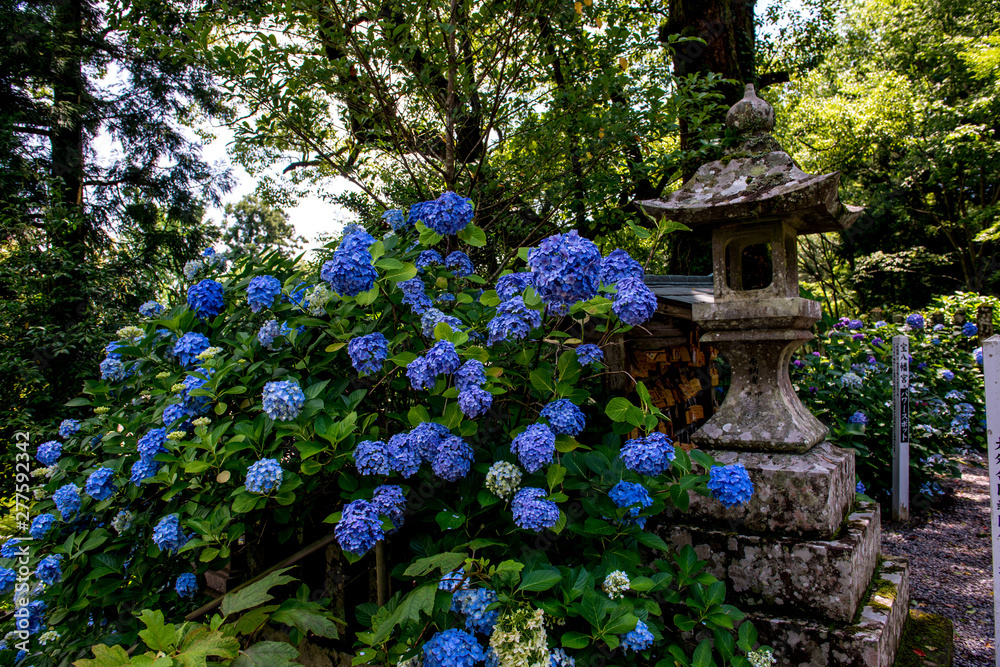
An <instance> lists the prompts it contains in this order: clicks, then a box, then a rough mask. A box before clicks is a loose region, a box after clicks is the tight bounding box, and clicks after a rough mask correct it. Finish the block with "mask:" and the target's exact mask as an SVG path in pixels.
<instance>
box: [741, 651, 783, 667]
mask: <svg viewBox="0 0 1000 667" xmlns="http://www.w3.org/2000/svg"><path fill="white" fill-rule="evenodd" d="M747 660H749V661H750V664H751V665H753V667H769V666H770V665H773V664H775V663H777V662H778V661H777V660H776V659H775V658H774V655H772V653H771V649H769V648H762V649H760V650H757V651H750V652H749V653H747Z"/></svg>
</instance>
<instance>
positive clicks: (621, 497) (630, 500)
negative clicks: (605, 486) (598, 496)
mask: <svg viewBox="0 0 1000 667" xmlns="http://www.w3.org/2000/svg"><path fill="white" fill-rule="evenodd" d="M608 497H609V498H611V500H613V501H614V503H615V505H617V506H618V507H622V508H624V507H628V508H629V511H628V513H627V514H626V515H625V516H626V519H627V520H628V521H630V522H632V523H635V524H636V525H638V526H639V527H640V528H645V527H646V517H644V516H639V513H640V512H642V510H644V509H645V508H647V507H649V506H650V505H652V504H653V499H652V498H651V497H650V495H649V491H647V490H646V487H644V486H643V485H642V484H635V483H634V482H626V481H625V480H622V481H620V482H618V483H617V484H615V485H614V487H612V489H611V490H610V491H609V492H608Z"/></svg>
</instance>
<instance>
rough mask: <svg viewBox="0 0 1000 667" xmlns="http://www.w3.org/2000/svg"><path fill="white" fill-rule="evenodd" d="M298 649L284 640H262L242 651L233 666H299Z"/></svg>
mask: <svg viewBox="0 0 1000 667" xmlns="http://www.w3.org/2000/svg"><path fill="white" fill-rule="evenodd" d="M298 657H299V652H298V650H297V649H296V648H295V647H294V646H292V645H291V644H286V643H284V642H260V643H258V644H254V645H253V646H251V647H249V648H248V649H246V650H244V651H241V652H240V657H238V658H237V659H236V661H235V662H233V664H232V666H231V667H298V665H299V663H297V662H292V661H293V660H295V659H296V658H298Z"/></svg>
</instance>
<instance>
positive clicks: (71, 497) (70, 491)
mask: <svg viewBox="0 0 1000 667" xmlns="http://www.w3.org/2000/svg"><path fill="white" fill-rule="evenodd" d="M52 500H53V502H55V504H56V509H57V510H59V514H61V515H62V518H63V521H65V520H66V519H68V518H69V517H71V516H73V515H74V514H76V513H77V511H78V510H79V509H80V487H78V486H77V485H76V484H66V485H64V486H61V487H59V488H58V489H57V490H56V492H55V493H53V494H52Z"/></svg>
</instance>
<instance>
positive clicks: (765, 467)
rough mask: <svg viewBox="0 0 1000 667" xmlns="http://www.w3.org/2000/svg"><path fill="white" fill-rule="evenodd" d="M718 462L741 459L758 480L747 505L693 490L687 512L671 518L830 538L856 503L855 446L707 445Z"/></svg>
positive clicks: (742, 529) (736, 529)
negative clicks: (741, 448)
mask: <svg viewBox="0 0 1000 667" xmlns="http://www.w3.org/2000/svg"><path fill="white" fill-rule="evenodd" d="M703 451H705V453H707V454H709V455H711V456H712V457H714V458H715V459H716V460H717V461H718V462H719V463H721V464H723V465H728V464H730V463H742V464H743V465H744V466H745V467H746V469H747V472H748V473H749V474H750V479H751V481H752V482H753V484H754V494H753V498H751V499H750V502H748V503H747V504H745V505H738V506H736V507H724V506H723V505H722V503H720V502H718V501H717V500H715V499H713V498H706V497H705V496H700V495H698V494H696V493H694V492H693V491H692V492H691V493H690V498H691V507H690V509H689V510H688V511H687V512H680V511H677V510H673V511H672V512H671V514H670V515H668V518H670V519H671V520H674V521H683V522H685V523H689V524H695V525H707V526H711V527H713V528H718V527H720V526H726V527H728V529H729V530H731V531H734V532H740V533H766V534H772V535H774V534H777V535H789V536H797V537H806V538H815V539H830V538H832V537H833V536H834V535H835V534H836V533H837V531H838V530H840V525H841V523H842V522H843V521H844V519H845V518H846V517H847V514H848V512H849V511H850V509H851V507H852V506H853V505H854V498H855V493H854V487H855V482H854V452H853V451H852V450H849V449H841V448H839V447H834V446H833V445H831V444H830V443H828V442H823V443H820V444H818V445H816V446H815V447H813V448H812V449H810V450H809V451H807V452H804V453H802V454H791V453H779V454H775V453H760V452H734V451H725V450H713V449H705V450H703Z"/></svg>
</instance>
